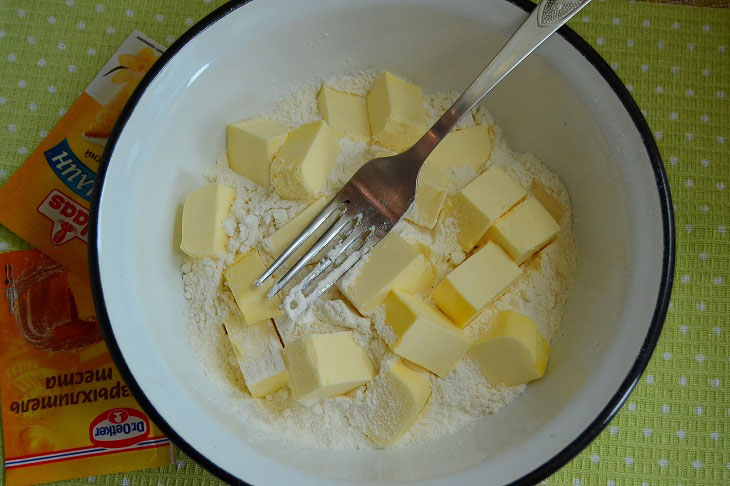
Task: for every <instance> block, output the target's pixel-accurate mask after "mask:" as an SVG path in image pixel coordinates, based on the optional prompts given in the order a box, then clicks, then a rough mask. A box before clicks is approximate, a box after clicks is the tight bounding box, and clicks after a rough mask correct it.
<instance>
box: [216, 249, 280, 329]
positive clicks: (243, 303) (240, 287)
mask: <svg viewBox="0 0 730 486" xmlns="http://www.w3.org/2000/svg"><path fill="white" fill-rule="evenodd" d="M264 270H266V267H265V266H264V262H262V261H261V257H260V256H259V254H258V252H257V251H256V250H250V251H249V252H248V253H246V254H245V255H243V256H242V257H240V258H239V259H238V260H237V261H236V262H235V263H234V264H233V265H231V266H230V267H228V269H227V270H226V271H225V278H226V283H227V284H228V286H229V287H230V288H231V292H233V297H234V298H235V299H236V304H237V305H238V308H239V309H240V311H241V314H242V315H243V318H244V319H245V320H246V322H247V323H248V324H253V323H256V322H259V321H263V320H264V319H269V318H271V317H276V316H280V315H282V314H283V313H284V311H282V310H280V309H279V304H280V303H281V297H280V296H279V295H275V296H274V297H272V298H270V299H269V298H268V297H266V292H268V291H269V289H270V288H271V287H273V286H274V280H273V278H269V279H268V280H266V282H264V284H263V285H261V287H254V285H253V283H254V282H255V281H256V279H258V278H259V277H260V276H261V274H262V273H264Z"/></svg>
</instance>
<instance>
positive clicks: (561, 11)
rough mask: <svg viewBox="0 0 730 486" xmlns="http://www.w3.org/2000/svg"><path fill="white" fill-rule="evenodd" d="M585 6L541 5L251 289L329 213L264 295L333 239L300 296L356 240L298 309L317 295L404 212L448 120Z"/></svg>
mask: <svg viewBox="0 0 730 486" xmlns="http://www.w3.org/2000/svg"><path fill="white" fill-rule="evenodd" d="M589 1H590V0H543V1H542V3H540V5H538V6H537V7H536V8H535V9H534V10H533V12H532V14H530V16H529V17H528V18H527V20H526V21H525V22H524V23H523V24H522V25H521V26H520V28H519V29H518V30H517V32H515V34H514V35H513V36H512V37H511V38H510V40H509V41H507V43H506V44H505V46H504V47H503V48H502V50H501V51H500V52H499V53H498V54H497V56H496V57H495V58H494V59H493V60H492V62H491V63H489V65H488V66H487V67H486V68H485V69H484V71H482V73H481V74H480V75H479V76H478V77H477V78H476V80H474V82H473V83H472V84H471V86H469V87H468V88H467V89H466V91H464V93H462V95H461V96H460V97H459V98H458V99H457V100H456V101H455V102H454V104H453V105H452V106H451V107H450V108H449V109H448V110H447V111H446V113H444V114H443V115H442V116H441V118H439V119H438V121H437V122H436V123H435V124H434V125H433V126H432V127H431V128H430V129H429V130H428V131H427V132H426V133H425V135H423V136H422V137H421V138H420V139H419V140H418V141H417V142H416V143H415V144H414V145H413V146H412V147H411V148H409V149H408V150H406V151H405V152H403V153H400V154H397V155H393V156H391V157H381V158H377V159H373V160H370V161H368V162H367V163H366V164H365V165H363V166H362V167H361V168H360V169H359V170H358V171H357V172H356V173H355V175H354V176H352V178H351V179H350V180H349V181H348V182H347V184H345V186H344V187H343V188H342V189H341V190H340V191H339V192H338V193H337V194H336V195H335V196H334V197H333V198H332V200H331V201H330V202H329V204H328V205H327V206H326V207H325V208H324V209H323V210H322V211H321V212H320V213H319V214H318V215H317V216H316V217H315V218H314V220H313V221H312V222H311V223H310V224H309V226H307V227H306V228H305V229H304V231H302V233H301V234H300V235H299V236H298V237H297V238H296V239H295V240H294V241H293V242H292V243H291V244H290V245H289V246H288V247H287V248H286V249H285V250H284V252H283V253H282V254H281V255H280V256H279V257H278V258H277V259H276V260H274V262H273V263H272V264H271V266H270V267H269V268H268V269H266V271H265V272H264V273H263V274H262V275H261V277H259V279H258V280H256V282H255V283H254V285H255V286H256V287H259V286H261V285H262V284H263V283H264V281H266V279H268V278H269V277H270V276H271V275H272V274H273V273H274V272H275V271H276V270H277V269H278V268H279V267H281V266H282V265H283V264H284V263H285V262H286V261H287V259H289V257H291V256H292V254H294V252H295V251H296V250H297V249H298V248H299V247H300V246H301V245H302V244H303V243H304V242H305V241H307V239H309V237H311V236H312V235H313V234H314V233H315V232H316V231H317V230H318V229H319V228H320V227H322V226H323V225H324V224H325V222H326V221H328V220H330V219H332V217H333V216H334V217H335V218H336V219H335V221H334V222H333V223H332V224H331V226H329V228H328V229H327V230H326V231H325V232H324V234H322V236H320V238H319V239H318V240H317V241H316V242H315V243H314V245H312V247H311V248H310V249H309V250H308V251H307V252H306V253H305V254H304V255H303V256H302V257H301V258H300V259H299V260H298V261H297V262H296V263H295V264H294V265H293V266H292V267H291V268H290V269H289V270H288V271H287V272H286V274H285V275H284V276H283V277H282V278H281V279H280V280H279V281H278V282H277V283H276V284H275V285H274V286H273V287H272V288H271V289H270V290H269V292H268V296H269V297H273V296H274V295H276V294H277V293H279V292H280V291H281V289H283V288H284V287H285V286H286V285H287V284H288V283H289V282H290V281H291V280H292V279H293V278H295V277H296V276H297V275H298V274H299V272H300V271H301V270H302V269H303V268H304V267H305V266H306V265H307V264H308V263H309V262H310V261H312V259H313V258H314V257H315V256H317V255H318V254H319V253H320V252H321V251H322V250H323V249H325V247H327V246H328V245H329V244H330V243H331V242H332V241H334V240H335V239H337V238H338V237H339V242H338V243H337V244H335V245H334V247H331V249H330V250H329V251H328V252H327V254H326V255H325V256H324V257H323V258H322V259H321V260H320V261H319V263H318V264H317V265H316V266H315V268H314V269H313V270H311V271H310V273H309V274H308V275H306V276H305V277H304V279H303V280H302V281H301V282H299V284H297V289H296V290H297V291H299V292H302V295H303V291H304V290H305V289H307V288H308V287H309V286H311V285H312V284H313V283H314V282H315V281H316V280H317V278H318V277H320V275H322V274H323V273H324V271H325V270H327V269H328V268H329V267H330V266H331V265H333V264H335V263H336V262H337V261H339V260H338V259H340V257H343V255H345V253H346V252H347V251H348V249H350V248H352V246H353V245H354V244H356V243H357V244H358V245H359V246H358V247H357V249H355V250H351V251H350V254H349V256H348V257H346V258H345V260H344V261H343V262H341V263H340V264H339V266H337V268H335V269H333V270H332V272H331V273H330V275H328V276H327V277H324V278H323V279H321V280H320V282H319V284H318V285H317V286H316V287H315V289H314V290H313V291H312V292H311V293H310V295H309V296H308V297H306V300H305V302H304V306H305V307H306V306H308V305H309V304H311V302H313V301H314V300H315V299H316V298H318V297H319V296H320V295H321V294H323V293H324V292H325V291H326V290H327V289H328V288H329V287H330V286H332V285H333V284H334V283H335V282H336V281H337V279H338V278H339V277H340V276H341V275H343V274H344V273H346V272H347V271H348V270H349V269H350V268H351V267H352V266H354V265H355V263H357V261H358V260H359V258H361V257H362V256H363V255H365V254H366V253H367V252H368V251H369V250H370V249H371V248H372V247H373V246H374V245H375V244H376V243H377V242H378V241H380V240H381V239H382V238H383V236H385V235H386V234H387V233H388V232H389V231H390V230H391V229H392V228H393V226H395V224H396V223H397V222H398V221H400V219H401V218H402V217H403V216H404V215H405V214H406V212H408V210H409V209H410V207H411V205H412V204H413V201H414V199H415V196H416V182H417V179H418V172H419V170H420V169H421V166H422V165H423V163H424V161H425V160H426V157H428V155H429V154H430V153H431V152H432V151H433V149H434V148H435V147H436V145H438V144H439V142H441V140H443V138H444V137H445V136H446V134H447V133H448V132H449V131H450V130H451V129H452V128H453V127H454V125H456V122H458V121H459V120H460V119H461V118H462V117H463V116H464V115H466V114H467V113H469V112H470V111H471V110H472V108H474V107H475V106H476V104H477V103H479V101H480V100H481V99H482V98H483V97H484V96H485V95H486V94H487V93H489V91H490V90H491V89H492V88H494V86H495V85H496V84H497V83H499V82H500V81H501V80H502V79H503V78H504V77H505V76H506V75H507V74H508V73H509V72H510V71H511V70H512V69H514V67H515V66H517V65H518V64H519V63H520V62H522V60H523V59H525V58H526V57H527V56H528V55H529V54H530V53H531V52H532V51H533V50H535V48H537V47H538V46H539V45H540V44H542V43H543V41H545V39H547V38H548V37H549V36H550V35H551V34H552V33H553V32H555V31H556V30H557V29H558V28H560V27H561V26H562V25H563V24H565V22H567V21H568V20H569V19H570V18H571V17H573V15H575V14H576V13H577V12H578V11H579V10H580V9H582V8H583V7H584V6H585V5H587V4H588V2H589ZM328 277H329V278H328Z"/></svg>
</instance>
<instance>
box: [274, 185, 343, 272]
mask: <svg viewBox="0 0 730 486" xmlns="http://www.w3.org/2000/svg"><path fill="white" fill-rule="evenodd" d="M328 202H329V201H328V200H327V198H326V197H324V196H322V197H320V198H319V199H317V200H316V201H314V202H313V203H312V204H310V205H309V206H307V207H306V208H304V210H303V211H302V212H301V213H299V214H297V215H296V216H294V217H293V218H292V219H290V220H289V221H287V222H286V224H284V226H282V227H281V228H279V229H278V230H276V231H275V232H274V233H273V234H272V235H271V236H269V237H268V238H266V239H265V240H264V247H265V248H266V249H267V250H268V251H269V253H270V254H271V256H273V257H274V258H276V257H278V256H279V255H281V254H282V252H283V251H284V250H285V249H286V247H287V246H289V245H290V244H291V242H292V241H294V238H296V237H297V236H299V233H301V232H302V231H303V230H304V228H306V227H307V226H308V225H309V223H311V222H312V220H313V219H314V217H315V216H317V215H318V214H319V212H320V211H322V210H323V209H324V207H325V206H327V203H328ZM315 241H316V238H313V237H310V238H309V240H307V241H306V242H305V243H304V244H303V245H302V246H300V247H299V249H298V250H297V251H296V252H294V255H295V258H296V255H297V254H299V255H302V254H304V252H306V251H307V250H308V249H309V248H310V247H311V246H312V245H313V244H314V242H315Z"/></svg>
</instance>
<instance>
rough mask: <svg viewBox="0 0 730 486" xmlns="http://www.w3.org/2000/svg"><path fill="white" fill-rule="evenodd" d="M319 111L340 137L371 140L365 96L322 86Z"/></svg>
mask: <svg viewBox="0 0 730 486" xmlns="http://www.w3.org/2000/svg"><path fill="white" fill-rule="evenodd" d="M317 105H318V106H319V113H320V114H321V115H322V118H324V119H325V120H326V121H327V124H328V125H329V126H330V128H332V130H333V131H334V132H335V133H336V134H337V136H339V137H350V138H352V139H354V140H362V141H365V142H367V141H369V140H370V120H369V119H368V106H367V102H366V101H365V97H364V96H357V95H354V94H350V93H343V92H342V91H337V90H335V89H332V88H330V87H328V86H322V89H321V90H320V91H319V96H317Z"/></svg>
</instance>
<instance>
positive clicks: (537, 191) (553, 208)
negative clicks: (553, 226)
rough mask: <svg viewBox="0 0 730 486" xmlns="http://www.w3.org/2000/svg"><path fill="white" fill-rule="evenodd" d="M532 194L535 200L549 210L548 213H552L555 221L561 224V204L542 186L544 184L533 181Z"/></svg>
mask: <svg viewBox="0 0 730 486" xmlns="http://www.w3.org/2000/svg"><path fill="white" fill-rule="evenodd" d="M530 192H532V194H533V195H534V196H535V199H537V200H538V201H540V204H542V207H544V208H545V209H547V212H548V213H550V216H552V217H553V218H554V219H555V221H557V222H558V223H560V220H561V218H562V216H563V208H562V207H561V205H560V203H559V202H558V201H557V200H556V199H555V198H554V197H553V195H552V194H550V193H549V192H548V190H547V188H546V187H545V186H544V185H543V184H542V182H540V181H533V182H532V186H530Z"/></svg>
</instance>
